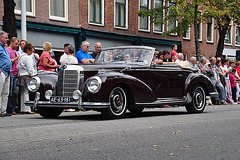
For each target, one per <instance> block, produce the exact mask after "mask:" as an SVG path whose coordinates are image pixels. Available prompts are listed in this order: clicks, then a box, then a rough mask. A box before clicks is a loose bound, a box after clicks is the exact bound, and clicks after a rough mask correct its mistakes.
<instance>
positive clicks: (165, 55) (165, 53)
mask: <svg viewBox="0 0 240 160" xmlns="http://www.w3.org/2000/svg"><path fill="white" fill-rule="evenodd" d="M169 55H170V51H169V50H163V62H172V60H171V58H169Z"/></svg>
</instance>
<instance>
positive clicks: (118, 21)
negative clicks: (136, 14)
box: [114, 0, 128, 28]
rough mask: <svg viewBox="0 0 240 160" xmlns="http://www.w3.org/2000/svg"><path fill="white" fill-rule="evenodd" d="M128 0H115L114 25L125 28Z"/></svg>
mask: <svg viewBox="0 0 240 160" xmlns="http://www.w3.org/2000/svg"><path fill="white" fill-rule="evenodd" d="M127 25H128V0H115V15H114V26H115V27H116V28H127V27H128V26H127Z"/></svg>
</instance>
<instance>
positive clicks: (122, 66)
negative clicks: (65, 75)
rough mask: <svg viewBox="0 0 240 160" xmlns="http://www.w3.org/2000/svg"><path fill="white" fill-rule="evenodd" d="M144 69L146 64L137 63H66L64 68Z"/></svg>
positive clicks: (85, 69)
mask: <svg viewBox="0 0 240 160" xmlns="http://www.w3.org/2000/svg"><path fill="white" fill-rule="evenodd" d="M126 68H129V69H144V68H148V66H144V65H138V64H95V63H94V64H84V65H83V64H79V65H68V66H66V69H68V70H72V69H77V70H79V71H84V72H85V71H99V70H113V71H120V70H123V69H126Z"/></svg>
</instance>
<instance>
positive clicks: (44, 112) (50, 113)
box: [37, 107, 63, 118]
mask: <svg viewBox="0 0 240 160" xmlns="http://www.w3.org/2000/svg"><path fill="white" fill-rule="evenodd" d="M37 111H38V113H39V114H40V115H41V116H43V117H44V118H57V117H58V116H59V115H60V114H61V113H62V111H63V109H62V108H46V107H41V108H38V110H37Z"/></svg>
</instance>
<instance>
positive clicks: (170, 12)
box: [138, 0, 203, 59]
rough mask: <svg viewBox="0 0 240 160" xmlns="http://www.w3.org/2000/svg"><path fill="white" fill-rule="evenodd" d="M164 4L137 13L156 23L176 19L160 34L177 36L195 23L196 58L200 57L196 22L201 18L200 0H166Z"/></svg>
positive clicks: (166, 23)
mask: <svg viewBox="0 0 240 160" xmlns="http://www.w3.org/2000/svg"><path fill="white" fill-rule="evenodd" d="M165 2H167V3H166V4H168V5H162V6H160V7H156V8H153V9H150V10H140V11H139V12H138V15H139V16H141V17H145V16H149V17H150V21H151V23H154V24H156V25H162V24H164V25H168V26H169V24H172V23H174V22H175V21H176V20H177V21H178V25H177V26H176V27H174V28H171V29H168V30H166V31H164V32H163V34H162V36H168V35H171V34H177V36H178V37H182V36H184V35H185V34H186V33H187V32H188V29H189V28H190V27H191V26H192V25H195V27H194V28H195V29H194V30H195V39H196V40H195V44H196V47H195V48H196V55H197V59H199V57H200V45H199V42H198V23H200V22H201V21H202V19H203V16H202V14H201V12H198V10H199V9H203V8H202V7H199V6H202V0H166V1H165Z"/></svg>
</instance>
